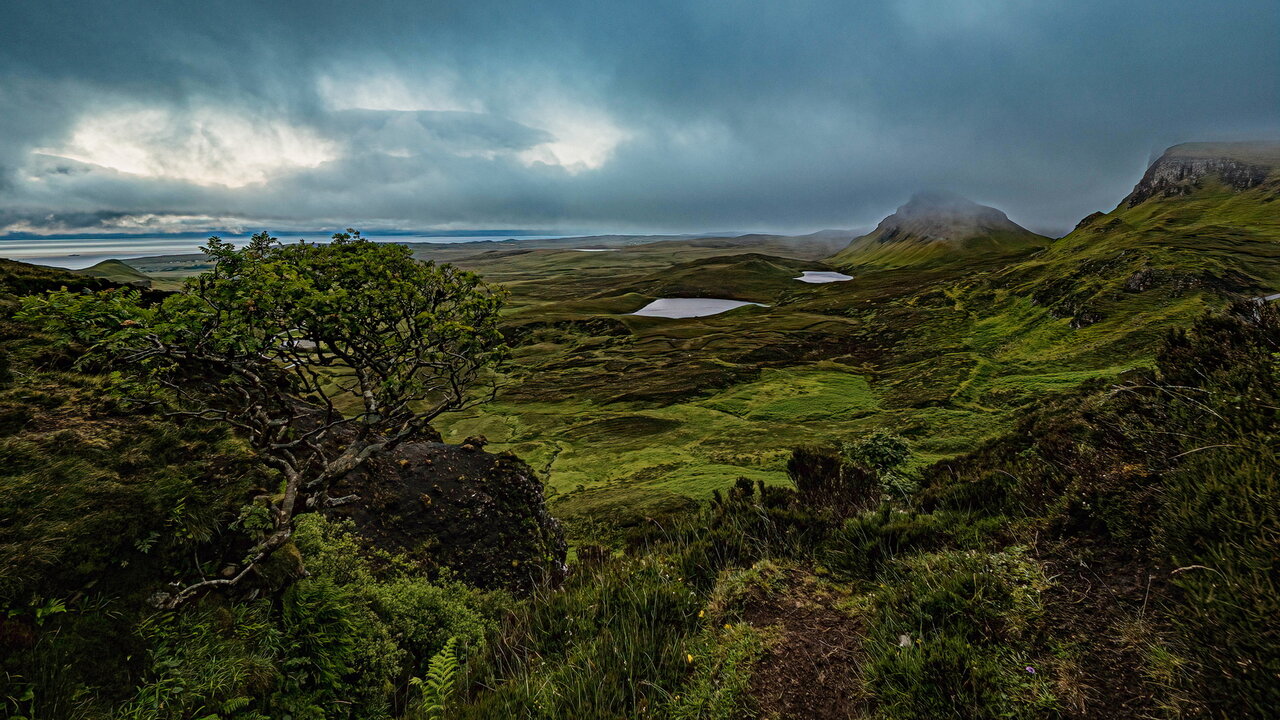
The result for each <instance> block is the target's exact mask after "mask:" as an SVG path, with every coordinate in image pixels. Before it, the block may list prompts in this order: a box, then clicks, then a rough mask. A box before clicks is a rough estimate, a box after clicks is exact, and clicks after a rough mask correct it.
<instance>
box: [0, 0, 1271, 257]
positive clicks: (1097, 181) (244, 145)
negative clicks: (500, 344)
mask: <svg viewBox="0 0 1280 720" xmlns="http://www.w3.org/2000/svg"><path fill="white" fill-rule="evenodd" d="M161 8H164V9H161ZM1277 37H1280V2H1277V0H1232V1H1231V2H1226V3H1209V2H1169V0H1160V1H1159V2H1155V1H1150V2H1149V1H1147V0H1124V1H1123V2H1117V1H1116V0H1096V1H1095V0H1071V1H1070V2H1065V1H1064V2H1049V1H1048V0H866V1H862V2H851V1H849V0H787V1H785V2H743V1H740V0H706V1H705V2H704V1H697V0H694V1H690V0H686V1H684V2H671V1H666V0H657V1H655V0H630V1H628V2H602V1H601V0H580V1H579V0H539V1H537V2H514V1H512V0H448V1H439V0H412V1H410V2H355V1H351V0H343V1H342V2H336V1H335V2H315V1H313V2H305V3H303V2H285V1H282V0H271V1H263V0H254V1H253V2H228V1H225V0H219V1H218V2H193V3H156V2H127V1H124V2H122V1H119V0H115V1H112V2H104V1H103V0H92V1H87V2H74V1H58V2H33V1H26V0H3V2H0V233H2V232H5V231H10V232H13V231H30V232H80V231H97V232H103V231H152V230H156V231H160V230H200V231H204V230H210V229H233V228H243V229H259V228H268V229H272V230H278V231H284V230H288V229H293V228H322V227H328V226H334V225H337V226H346V225H355V226H357V227H366V228H375V227H380V228H402V229H447V228H499V227H500V228H531V229H548V230H556V229H559V230H573V231H579V230H590V231H705V230H730V229H733V230H779V231H809V230H816V229H819V228H828V227H846V228H847V227H857V226H862V225H867V224H872V223H874V222H875V221H876V220H878V219H879V218H880V217H881V216H883V215H885V214H887V213H888V212H891V211H892V210H893V208H894V207H895V206H897V205H899V204H901V203H902V202H903V201H904V200H905V199H906V198H907V196H909V195H910V194H911V193H912V192H913V191H915V190H917V189H920V188H939V189H951V190H954V191H958V192H960V193H963V194H965V195H968V196H969V197H972V198H973V199H975V200H979V201H981V202H985V203H988V204H992V205H995V206H997V207H1000V208H1001V209H1003V210H1005V211H1006V212H1008V213H1009V215H1010V216H1011V217H1012V218H1013V219H1014V220H1016V221H1019V222H1021V223H1022V224H1024V225H1027V226H1029V227H1031V228H1033V229H1038V230H1047V231H1059V232H1061V231H1065V230H1067V229H1069V228H1070V227H1071V226H1072V225H1073V224H1074V223H1075V221H1076V220H1078V219H1079V218H1080V217H1082V216H1084V215H1086V214H1088V213H1089V212H1092V211H1094V210H1098V209H1110V208H1111V207H1113V206H1114V205H1115V204H1116V203H1117V202H1118V201H1119V200H1120V198H1121V197H1123V195H1124V194H1125V193H1126V192H1127V191H1128V190H1129V188H1130V187H1131V186H1132V185H1133V183H1134V182H1135V181H1136V180H1137V178H1138V177H1139V176H1140V175H1141V172H1142V170H1143V169H1144V167H1145V166H1146V164H1147V162H1148V160H1149V159H1150V157H1151V154H1152V153H1153V152H1159V151H1160V150H1162V149H1163V148H1164V147H1166V146H1168V145H1172V144H1175V143H1178V142H1183V141H1192V140H1233V139H1256V138H1277V137H1280V89H1278V88H1280V41H1278V40H1277Z"/></svg>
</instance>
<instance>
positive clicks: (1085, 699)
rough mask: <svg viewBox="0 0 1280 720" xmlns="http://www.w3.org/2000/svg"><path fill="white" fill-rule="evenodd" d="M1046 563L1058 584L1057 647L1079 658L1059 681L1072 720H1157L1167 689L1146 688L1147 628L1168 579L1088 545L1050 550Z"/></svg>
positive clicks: (1052, 601) (1054, 608)
mask: <svg viewBox="0 0 1280 720" xmlns="http://www.w3.org/2000/svg"><path fill="white" fill-rule="evenodd" d="M1041 560H1042V561H1043V562H1044V564H1045V572H1046V573H1047V574H1048V575H1049V576H1050V577H1053V578H1054V582H1053V586H1052V588H1051V589H1050V590H1049V591H1048V592H1047V593H1046V595H1045V614H1046V617H1049V618H1053V624H1054V627H1055V632H1054V634H1055V635H1056V636H1057V640H1058V641H1059V642H1062V643H1065V644H1067V645H1069V646H1070V647H1072V648H1073V649H1074V650H1075V651H1076V657H1075V662H1074V663H1072V665H1071V666H1070V667H1061V668H1059V672H1058V673H1057V675H1058V683H1057V685H1058V687H1057V688H1055V690H1056V694H1057V695H1058V696H1059V698H1060V699H1061V700H1062V705H1063V708H1064V710H1065V717H1069V718H1081V719H1082V720H1083V719H1084V718H1089V719H1090V720H1095V719H1096V720H1106V719H1107V718H1116V719H1117V720H1118V719H1120V718H1140V717H1157V716H1158V714H1159V713H1158V697H1159V696H1160V689H1159V688H1157V687H1156V686H1154V685H1153V684H1151V683H1150V682H1148V681H1146V680H1144V675H1145V673H1144V671H1145V662H1144V659H1143V656H1142V648H1141V643H1142V641H1143V640H1144V638H1143V636H1142V635H1141V634H1140V633H1141V632H1143V631H1142V629H1141V627H1142V626H1141V622H1140V621H1141V620H1142V619H1143V618H1144V617H1145V618H1146V619H1147V620H1150V619H1151V617H1152V612H1153V611H1154V610H1155V609H1156V606H1157V603H1158V599H1159V598H1160V597H1161V596H1162V595H1163V592H1164V590H1165V584H1164V582H1163V581H1162V580H1161V579H1160V578H1161V577H1163V575H1164V573H1162V572H1159V571H1158V570H1156V569H1153V568H1151V567H1150V565H1149V564H1148V563H1146V562H1144V561H1143V560H1141V559H1140V558H1136V557H1134V556H1132V555H1128V554H1125V553H1121V552H1116V551H1115V550H1114V549H1111V548H1102V547H1098V546H1090V545H1087V544H1085V543H1081V542H1074V543H1063V544H1061V545H1057V546H1055V547H1053V548H1052V549H1047V550H1046V551H1045V552H1043V553H1042V554H1041ZM1148 632H1149V631H1148Z"/></svg>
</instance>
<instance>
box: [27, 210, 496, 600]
mask: <svg viewBox="0 0 1280 720" xmlns="http://www.w3.org/2000/svg"><path fill="white" fill-rule="evenodd" d="M203 250H204V252H205V253H206V254H207V255H208V256H210V257H211V258H212V259H213V263H214V266H213V269H212V270H211V271H209V272H206V273H204V274H202V275H199V276H197V277H195V278H192V279H191V280H189V281H188V283H187V285H186V288H185V291H184V292H181V293H177V294H174V295H171V296H169V297H167V298H165V299H164V300H163V301H162V302H160V303H158V304H156V305H150V306H149V305H146V304H144V302H143V300H142V296H141V295H140V294H139V293H138V292H136V291H131V290H124V291H118V290H113V291H103V292H99V293H88V294H86V293H73V292H69V291H66V290H63V291H57V292H53V293H49V294H46V295H40V296H31V297H27V298H24V299H23V308H22V311H21V314H20V316H21V317H22V318H23V319H26V320H29V321H37V322H39V323H40V324H41V325H43V327H44V328H45V329H47V330H49V331H52V332H56V333H59V334H61V335H63V336H64V337H66V338H68V339H69V340H72V341H74V342H77V343H80V344H82V345H84V346H85V348H86V352H85V355H84V357H83V359H82V362H86V363H101V364H104V365H107V366H109V367H112V368H113V369H118V370H120V371H122V372H123V373H125V374H126V375H127V377H128V378H129V379H130V380H131V381H132V382H133V383H134V384H133V385H131V386H129V387H128V389H127V391H128V392H129V393H130V394H131V395H132V396H133V397H134V398H135V399H140V400H142V401H145V402H150V403H156V404H163V405H164V406H165V408H166V409H167V410H168V412H170V414H174V415H180V416H186V417H190V418H195V419H202V420H215V421H220V422H225V423H227V424H229V425H231V426H233V427H235V428H236V429H238V430H239V431H240V432H242V433H243V435H244V436H245V437H246V438H247V439H248V440H249V442H250V443H251V444H252V445H253V447H254V449H255V450H256V451H257V452H258V454H259V455H260V456H261V457H262V459H263V460H264V461H265V462H266V463H267V464H269V465H270V466H272V467H274V468H275V469H277V470H279V471H280V473H281V474H282V476H283V479H284V484H283V490H282V491H281V492H280V493H279V495H278V496H275V497H273V498H272V499H271V503H272V508H271V509H272V512H271V518H270V519H271V530H270V532H268V533H265V534H264V537H263V538H262V539H261V540H260V541H259V542H258V543H257V544H256V545H255V547H254V548H253V549H252V550H251V551H250V553H249V554H248V556H247V557H246V558H245V560H244V562H243V563H241V565H240V566H239V567H238V568H236V569H235V571H234V572H233V573H232V574H231V575H230V577H222V578H217V579H203V580H201V581H200V582H198V583H195V584H194V585H191V586H188V587H186V588H184V589H181V590H176V591H175V592H173V593H170V594H169V595H168V597H166V598H163V599H159V600H160V602H161V603H162V604H164V605H167V606H175V605H176V604H178V603H180V602H182V601H183V600H185V599H186V598H188V597H190V596H191V595H192V594H194V593H195V592H197V591H199V590H202V589H205V588H208V587H211V586H228V585H235V584H237V583H239V582H240V581H241V580H242V579H243V578H244V577H246V576H247V574H248V573H250V572H251V571H252V570H253V569H254V568H255V567H256V566H257V564H258V563H260V562H261V561H263V560H265V559H266V558H267V557H268V556H269V555H270V554H271V553H272V552H274V551H275V550H276V549H278V548H280V547H282V546H283V545H284V544H286V543H287V542H288V540H289V537H290V534H291V532H292V522H291V521H292V517H293V515H294V513H295V512H296V511H297V509H299V508H300V507H304V506H312V507H317V506H325V505H330V504H334V503H337V502H340V501H342V500H343V498H331V497H329V496H328V494H327V492H326V491H327V488H328V487H329V485H330V483H331V482H332V481H334V480H335V479H337V478H340V477H342V476H343V475H345V474H346V473H349V472H351V471H352V470H354V469H356V468H357V467H359V466H360V465H361V464H362V463H363V462H364V461H365V460H367V459H368V458H369V457H370V456H372V455H374V454H376V453H379V452H383V451H386V450H390V449H392V448H394V447H395V446H396V445H398V444H400V443H402V442H405V441H407V440H411V439H414V438H420V437H423V436H424V435H425V434H426V433H428V432H429V430H430V422H431V420H432V419H434V418H435V417H437V416H439V415H440V414H441V413H444V412H447V411H451V410H458V409H462V408H465V407H467V406H469V405H470V404H472V403H475V402H478V401H481V400H483V399H485V398H486V397H487V395H486V393H485V392H483V391H480V390H478V388H479V387H481V386H486V385H487V387H488V388H489V389H490V392H491V391H492V389H493V387H494V385H493V378H494V377H495V376H494V374H493V373H492V368H493V367H494V366H495V365H497V364H498V363H500V362H501V361H502V360H504V359H505V357H506V352H507V350H506V347H505V345H504V344H503V343H502V337H501V335H500V333H499V331H498V319H499V312H500V310H501V307H502V303H503V299H504V294H503V292H502V291H500V290H496V289H493V288H491V287H489V286H488V285H486V284H485V283H484V282H483V281H481V280H480V278H479V277H477V276H476V275H474V274H472V273H469V272H466V271H463V270H459V269H457V268H455V267H453V266H451V265H436V264H434V263H430V262H419V261H417V260H415V259H414V258H413V257H412V254H411V252H410V250H409V249H408V248H407V247H405V246H402V245H397V244H379V243H373V242H370V241H368V240H366V239H363V238H361V237H360V234H359V233H358V232H355V231H348V232H346V233H339V234H336V235H334V236H333V241H332V242H331V243H328V244H313V243H306V242H302V243H298V244H291V245H282V244H280V243H279V242H278V241H277V240H276V239H275V238H272V237H271V236H270V235H268V234H267V233H265V232H264V233H259V234H257V235H255V236H253V238H252V240H251V241H250V242H249V243H248V244H246V245H245V246H244V247H243V248H240V249H236V248H235V247H234V246H232V245H231V244H230V243H227V242H224V241H222V240H220V239H218V238H216V237H214V238H210V240H209V242H208V244H207V245H206V246H205V247H204V248H203ZM139 383H142V384H145V385H146V386H147V387H145V388H144V387H141V386H140V385H139ZM144 390H148V392H143V391H144Z"/></svg>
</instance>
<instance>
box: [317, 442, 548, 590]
mask: <svg viewBox="0 0 1280 720" xmlns="http://www.w3.org/2000/svg"><path fill="white" fill-rule="evenodd" d="M475 439H476V438H469V440H475ZM480 440H481V441H483V439H482V438H480ZM469 444H470V446H471V449H470V450H466V449H464V447H460V446H456V445H446V444H444V443H439V442H431V441H422V442H413V443H407V444H404V445H401V446H400V447H399V448H397V449H396V450H395V451H394V452H391V453H388V454H385V455H380V456H377V457H374V458H372V459H370V460H369V461H368V462H367V463H366V465H365V466H364V467H362V468H360V469H359V470H356V471H355V472H352V473H350V474H349V475H347V476H346V477H344V478H343V479H342V480H340V481H339V482H338V483H336V484H335V485H334V487H333V488H331V489H330V491H329V493H330V495H333V496H343V495H347V494H355V495H357V496H358V499H356V500H355V501H353V502H351V503H349V504H346V505H342V506H339V507H336V508H333V509H331V510H329V511H328V512H329V514H330V515H331V516H333V517H342V518H350V519H351V520H353V521H354V522H355V525H356V530H357V532H358V534H359V535H360V536H362V537H363V538H364V539H365V540H366V541H367V542H369V543H370V544H372V545H374V546H376V547H379V548H384V549H387V550H390V551H394V552H402V553H405V554H407V555H408V556H409V557H411V558H413V559H415V560H417V561H419V562H421V563H423V564H424V566H427V567H441V568H449V569H450V570H452V571H453V572H454V573H456V574H457V575H458V576H459V577H461V578H462V579H464V580H466V581H467V582H469V583H472V584H474V585H477V586H479V587H490V588H497V587H503V588H508V589H512V590H516V591H519V592H529V591H531V590H532V589H533V588H534V587H535V586H537V585H538V584H540V583H543V582H545V581H548V580H556V579H558V578H559V577H560V575H561V574H562V572H563V568H564V559H565V550H566V545H565V540H564V533H563V531H562V530H561V527H560V523H559V522H558V521H557V520H555V519H554V518H553V517H551V514H550V513H549V512H548V510H547V506H546V499H545V497H544V495H543V487H542V482H541V481H539V480H538V478H537V476H536V475H535V474H534V472H533V470H532V468H530V467H529V466H528V465H527V464H525V462H524V461H522V460H520V459H519V458H517V457H516V456H514V455H511V454H501V455H492V454H489V453H486V452H484V451H483V450H481V449H480V447H479V446H478V445H476V444H475V443H469Z"/></svg>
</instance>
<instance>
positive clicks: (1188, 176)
mask: <svg viewBox="0 0 1280 720" xmlns="http://www.w3.org/2000/svg"><path fill="white" fill-rule="evenodd" d="M1276 154H1277V150H1276V147H1275V146H1270V147H1268V146H1265V145H1260V144H1257V143H1188V144H1185V145H1175V146H1173V147H1171V148H1169V149H1168V150H1166V151H1165V153H1164V155H1162V156H1161V157H1160V159H1158V160H1156V161H1155V162H1154V163H1152V165H1151V167H1150V168H1148V169H1147V172H1146V174H1145V175H1143V176H1142V180H1140V181H1139V182H1138V184H1137V185H1136V186H1135V187H1134V188H1133V192H1132V193H1130V194H1129V197H1128V198H1126V199H1125V204H1126V205H1127V206H1128V207H1134V206H1135V205H1139V204H1141V203H1143V202H1145V201H1147V200H1149V199H1150V198H1153V197H1177V196H1179V195H1190V194H1191V193H1192V192H1194V191H1196V190H1198V189H1200V188H1202V187H1204V182H1205V180H1206V179H1207V178H1217V179H1218V180H1219V181H1220V182H1222V184H1224V185H1226V186H1228V187H1230V188H1232V189H1234V190H1237V191H1242V190H1248V189H1249V188H1253V187H1257V186H1258V185H1261V184H1262V183H1263V182H1264V181H1266V179H1267V177H1268V176H1269V175H1270V174H1271V172H1272V170H1273V168H1274V165H1275V160H1276V159H1277V158H1275V157H1274V155H1276Z"/></svg>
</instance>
